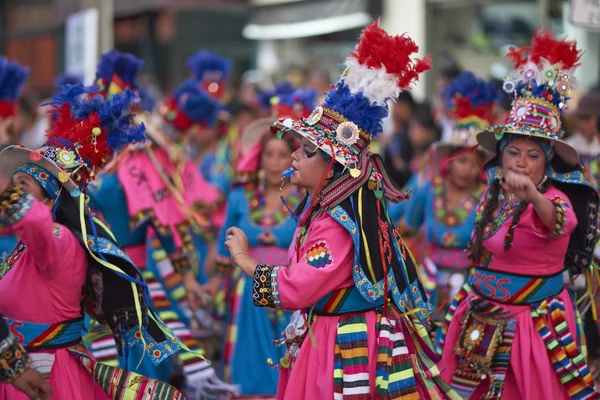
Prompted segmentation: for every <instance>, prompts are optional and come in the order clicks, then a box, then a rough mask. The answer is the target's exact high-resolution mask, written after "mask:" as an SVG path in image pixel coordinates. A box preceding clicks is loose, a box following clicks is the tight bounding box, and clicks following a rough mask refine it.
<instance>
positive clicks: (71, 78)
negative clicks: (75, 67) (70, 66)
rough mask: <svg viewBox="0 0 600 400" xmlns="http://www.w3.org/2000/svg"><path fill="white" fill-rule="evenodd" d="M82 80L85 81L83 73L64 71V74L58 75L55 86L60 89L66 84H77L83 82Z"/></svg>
mask: <svg viewBox="0 0 600 400" xmlns="http://www.w3.org/2000/svg"><path fill="white" fill-rule="evenodd" d="M82 82H83V75H81V74H70V73H64V74H60V75H59V76H57V77H56V80H55V81H54V87H55V88H57V89H58V88H60V87H61V86H64V85H75V84H77V83H82Z"/></svg>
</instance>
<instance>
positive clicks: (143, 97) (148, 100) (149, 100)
mask: <svg viewBox="0 0 600 400" xmlns="http://www.w3.org/2000/svg"><path fill="white" fill-rule="evenodd" d="M139 93H140V102H141V103H142V108H143V109H144V110H145V111H148V112H152V111H153V110H154V107H155V106H156V99H155V98H154V96H152V93H150V91H149V90H148V88H145V87H144V88H141V89H140V91H139Z"/></svg>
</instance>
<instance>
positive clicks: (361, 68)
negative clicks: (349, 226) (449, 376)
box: [273, 21, 431, 203]
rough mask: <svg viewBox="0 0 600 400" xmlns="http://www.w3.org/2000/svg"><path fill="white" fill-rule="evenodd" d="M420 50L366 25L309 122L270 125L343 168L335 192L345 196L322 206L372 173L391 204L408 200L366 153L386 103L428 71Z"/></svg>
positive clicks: (380, 129)
mask: <svg viewBox="0 0 600 400" xmlns="http://www.w3.org/2000/svg"><path fill="white" fill-rule="evenodd" d="M418 49H419V48H418V46H417V45H416V44H415V42H414V41H413V40H412V39H411V38H410V37H408V36H407V35H398V36H392V35H389V34H388V33H387V32H385V31H384V30H383V29H382V28H381V27H380V26H379V22H378V21H377V22H374V23H372V24H370V25H368V26H367V27H366V28H365V29H364V30H363V31H362V34H361V37H360V39H359V43H358V44H357V46H356V48H355V49H354V51H352V52H351V53H350V55H349V56H348V57H347V58H346V60H345V66H346V69H345V71H344V72H343V74H342V76H341V78H340V80H339V81H338V82H337V83H335V84H334V85H333V86H332V88H331V89H330V90H329V92H327V93H326V94H325V100H324V102H323V103H322V104H321V105H319V106H318V107H317V108H315V109H314V110H313V112H312V113H311V114H310V116H309V117H308V118H300V119H293V118H280V119H279V120H278V121H277V122H276V123H275V124H274V127H273V130H274V131H276V132H279V133H280V134H281V133H282V132H294V133H295V134H297V135H299V136H300V137H301V138H305V139H307V140H309V141H310V142H312V143H313V144H314V145H316V146H317V147H319V148H320V149H321V150H322V151H324V152H325V153H326V154H327V155H328V156H330V157H333V158H334V159H335V161H337V162H338V163H340V164H341V165H343V166H344V167H345V170H344V174H343V176H342V178H341V179H339V180H338V181H337V182H336V185H335V186H336V187H337V188H336V192H338V193H339V192H340V188H342V189H343V190H341V192H343V193H344V195H343V196H342V197H339V196H337V195H334V196H333V197H332V198H331V199H327V198H328V197H329V196H328V195H327V194H324V197H323V200H324V203H328V202H329V201H330V200H334V198H335V200H334V201H335V202H339V201H340V200H343V198H345V197H347V196H350V195H351V194H352V193H353V192H354V191H356V190H358V188H359V187H361V186H362V185H363V184H364V183H366V181H367V180H368V179H369V178H370V177H371V174H372V173H373V172H377V173H378V174H379V175H382V178H383V182H382V183H383V186H384V188H385V191H384V193H385V195H386V196H387V197H388V198H389V199H390V200H395V201H398V200H402V199H404V198H405V197H406V196H405V195H404V194H403V193H402V192H401V191H400V190H399V189H398V188H396V187H395V185H394V183H393V182H392V181H391V180H390V179H389V176H388V174H387V172H386V171H385V168H384V167H383V162H382V160H381V158H380V157H379V156H377V155H374V154H371V153H370V152H369V144H370V143H371V141H372V140H373V139H375V138H377V137H378V136H379V135H380V134H381V133H382V132H383V123H382V122H383V119H384V118H386V117H387V116H388V112H389V110H388V101H389V100H394V99H396V98H397V96H398V94H399V93H400V91H401V90H405V89H408V88H409V87H410V85H411V84H412V83H413V82H415V81H416V80H417V79H418V77H419V75H420V74H421V73H422V72H425V71H427V70H428V69H430V68H431V65H430V60H431V58H430V57H426V58H424V59H422V60H421V59H415V58H413V57H414V55H415V54H416V53H417V51H418ZM332 195H333V194H332ZM344 196H345V197H344Z"/></svg>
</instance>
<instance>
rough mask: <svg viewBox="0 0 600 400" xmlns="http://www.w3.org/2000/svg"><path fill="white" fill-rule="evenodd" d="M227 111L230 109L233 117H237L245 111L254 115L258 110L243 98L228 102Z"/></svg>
mask: <svg viewBox="0 0 600 400" xmlns="http://www.w3.org/2000/svg"><path fill="white" fill-rule="evenodd" d="M227 111H229V113H230V114H231V115H232V116H233V117H237V116H238V115H240V114H241V113H244V112H247V113H250V114H251V115H252V117H254V116H255V114H256V111H255V110H254V109H253V108H252V107H250V106H249V105H248V104H246V103H245V102H243V101H241V100H232V101H231V102H229V104H227Z"/></svg>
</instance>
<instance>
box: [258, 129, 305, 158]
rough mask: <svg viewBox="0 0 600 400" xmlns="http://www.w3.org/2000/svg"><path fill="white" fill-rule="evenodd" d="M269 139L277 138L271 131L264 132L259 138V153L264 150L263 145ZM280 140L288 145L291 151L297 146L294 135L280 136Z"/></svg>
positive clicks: (264, 145)
mask: <svg viewBox="0 0 600 400" xmlns="http://www.w3.org/2000/svg"><path fill="white" fill-rule="evenodd" d="M271 140H279V139H278V138H277V136H275V135H273V134H272V133H271V132H265V134H264V135H263V137H262V138H261V139H260V151H261V153H262V152H263V151H265V147H266V145H267V143H269V142H270V141H271ZM281 141H282V142H285V144H287V145H288V147H289V149H290V151H291V152H292V153H293V152H294V151H296V149H297V148H298V140H297V139H296V138H295V137H294V135H283V136H282V137H281Z"/></svg>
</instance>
